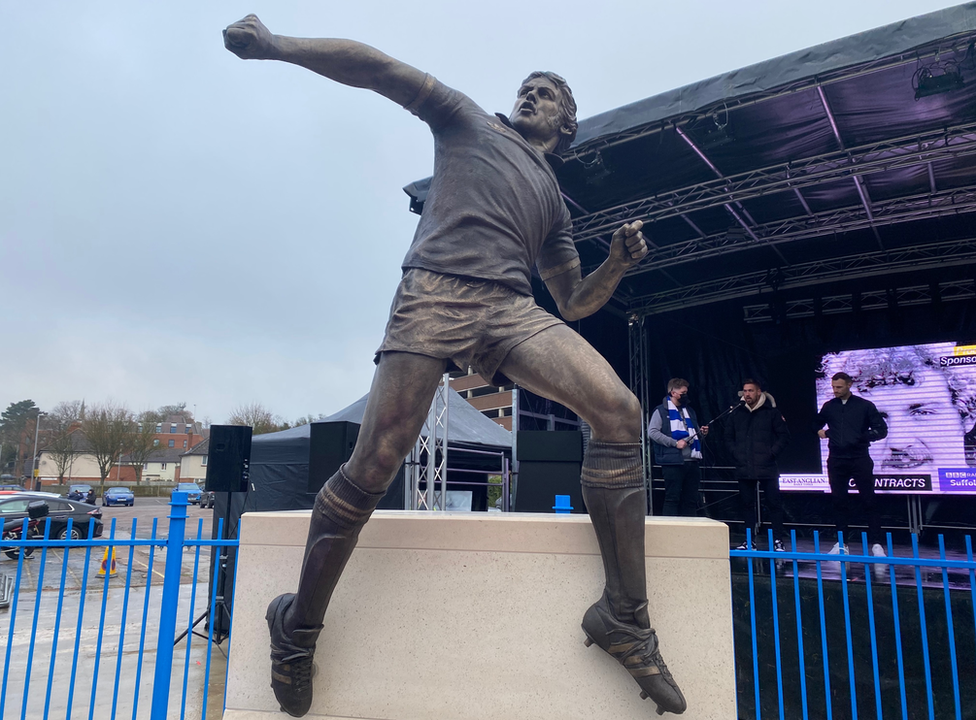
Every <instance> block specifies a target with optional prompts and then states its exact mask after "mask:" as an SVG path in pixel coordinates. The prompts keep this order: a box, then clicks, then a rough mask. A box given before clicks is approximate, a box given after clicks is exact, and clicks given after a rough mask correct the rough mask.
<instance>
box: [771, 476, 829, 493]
mask: <svg viewBox="0 0 976 720" xmlns="http://www.w3.org/2000/svg"><path fill="white" fill-rule="evenodd" d="M779 489H780V490H804V491H806V492H811V491H813V492H830V481H829V480H828V479H827V476H826V475H780V476H779Z"/></svg>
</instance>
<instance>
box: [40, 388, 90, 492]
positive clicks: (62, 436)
mask: <svg viewBox="0 0 976 720" xmlns="http://www.w3.org/2000/svg"><path fill="white" fill-rule="evenodd" d="M81 413H82V403H81V401H80V400H71V401H68V402H59V403H58V404H57V405H55V406H54V408H53V409H52V410H51V411H50V412H49V413H48V414H47V421H46V423H45V424H47V425H48V428H49V432H48V435H49V437H48V443H47V445H46V447H45V450H47V452H49V453H50V454H51V458H52V459H53V460H54V465H55V466H56V467H57V469H58V484H59V485H63V484H64V476H65V475H67V474H68V468H70V467H71V460H72V458H73V457H74V443H73V442H72V438H71V433H73V432H76V431H77V430H78V428H79V427H80V425H81Z"/></svg>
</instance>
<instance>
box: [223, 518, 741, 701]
mask: <svg viewBox="0 0 976 720" xmlns="http://www.w3.org/2000/svg"><path fill="white" fill-rule="evenodd" d="M308 522H309V512H308V511H296V512H271V513H248V514H246V515H244V517H243V518H242V521H241V546H240V552H239V554H238V566H237V589H236V593H235V604H234V626H233V637H232V640H231V653H230V673H229V678H228V681H227V710H226V712H225V714H224V718H225V720H270V719H271V718H283V717H287V716H285V715H284V713H280V712H279V711H278V705H277V703H276V702H275V699H274V693H273V692H272V691H271V687H270V684H269V683H270V667H271V661H270V659H269V648H268V629H267V624H266V623H265V620H264V613H265V609H266V608H267V605H268V602H269V601H270V600H271V599H272V598H273V597H274V596H276V595H278V594H279V593H282V592H289V591H292V592H293V591H294V590H295V588H296V586H297V582H298V575H299V570H300V567H301V562H302V554H303V550H304V547H305V537H306V534H307V532H308ZM646 531H647V578H648V598H649V607H650V615H651V624H652V626H653V627H655V628H656V629H657V633H658V637H659V638H660V641H661V651H662V654H663V655H664V658H665V660H666V661H667V663H668V666H669V667H670V669H671V672H672V674H673V675H674V677H675V680H676V681H677V682H678V683H679V685H680V686H681V688H682V690H683V692H684V694H685V697H686V698H687V699H688V711H687V712H686V713H685V714H684V715H683V716H682V717H683V718H688V720H698V719H701V718H715V719H716V720H719V719H720V720H728V718H734V717H735V687H734V679H735V676H734V668H733V651H732V609H731V593H730V590H729V587H730V585H729V557H728V547H729V545H728V528H727V527H726V526H725V525H723V524H722V523H718V522H713V521H711V520H706V519H697V518H696V519H678V518H648V520H647V524H646ZM603 582H604V578H603V563H602V561H601V559H600V552H599V548H598V546H597V542H596V537H595V535H594V533H593V528H592V527H591V525H590V523H589V519H588V518H587V517H586V516H580V515H564V516H556V515H538V514H521V513H510V514H509V513H506V514H500V513H490V514H488V513H458V514H453V513H419V512H418V513H412V512H377V513H375V514H374V516H373V518H372V520H370V522H369V523H368V524H367V525H366V527H365V528H364V529H363V531H362V535H361V536H360V541H359V546H358V547H357V549H356V550H355V552H354V553H353V555H352V559H351V560H350V561H349V564H348V566H347V567H346V570H345V573H344V574H343V576H342V579H341V580H340V582H339V585H338V587H337V588H336V591H335V595H334V596H333V599H332V603H331V605H330V607H329V612H328V614H327V615H326V618H325V629H324V630H323V632H322V635H321V637H320V638H319V643H318V650H317V653H316V663H317V665H318V674H317V675H316V677H315V681H314V692H315V700H314V703H313V705H312V710H311V712H310V714H309V715H308V716H307V717H310V718H364V719H365V718H368V719H370V720H439V719H441V718H443V719H445V720H447V719H450V720H516V719H517V720H537V719H539V720H541V719H544V718H559V719H560V720H567V719H569V718H580V719H585V720H611V719H612V720H622V719H625V718H650V717H656V715H655V712H654V711H655V706H654V704H653V703H652V702H650V701H646V700H641V699H640V697H639V693H640V689H639V688H638V686H637V684H636V683H635V682H634V680H633V679H632V678H631V677H630V676H629V675H628V674H627V672H626V671H625V670H624V669H623V668H622V667H620V666H619V665H618V664H617V663H616V661H614V660H613V659H612V658H611V657H609V656H608V655H606V654H605V653H604V652H603V651H601V650H599V649H598V648H597V647H596V646H595V645H594V646H592V647H590V648H586V647H584V645H583V639H584V636H583V632H582V630H581V629H580V621H581V619H582V617H583V613H584V611H585V610H586V608H587V607H589V605H590V604H591V603H593V602H594V601H595V600H597V599H598V598H599V597H600V594H601V592H602V590H603Z"/></svg>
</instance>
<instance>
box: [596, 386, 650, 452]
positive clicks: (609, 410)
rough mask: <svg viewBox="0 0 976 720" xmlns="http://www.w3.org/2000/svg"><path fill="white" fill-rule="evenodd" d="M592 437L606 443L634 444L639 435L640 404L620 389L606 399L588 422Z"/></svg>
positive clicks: (626, 391)
mask: <svg viewBox="0 0 976 720" xmlns="http://www.w3.org/2000/svg"><path fill="white" fill-rule="evenodd" d="M590 425H591V427H592V428H593V432H594V435H596V436H597V437H598V438H599V439H600V440H605V441H607V442H636V441H637V440H638V439H639V438H640V433H641V408H640V403H639V402H638V401H637V398H636V397H635V396H634V394H633V393H632V392H630V391H629V390H627V389H626V388H623V387H621V389H620V391H619V392H616V393H614V394H613V395H610V396H608V397H607V398H606V402H604V403H601V406H600V407H599V408H598V409H597V412H596V413H594V417H593V420H591V421H590Z"/></svg>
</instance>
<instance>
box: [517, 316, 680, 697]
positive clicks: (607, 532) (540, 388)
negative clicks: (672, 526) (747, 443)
mask: <svg viewBox="0 0 976 720" xmlns="http://www.w3.org/2000/svg"><path fill="white" fill-rule="evenodd" d="M499 370H500V371H501V372H503V373H504V374H505V375H506V376H507V377H509V378H511V379H512V380H514V381H515V382H517V383H519V384H520V385H522V386H524V387H526V388H528V389H529V390H531V391H532V392H534V393H537V394H539V395H542V396H544V397H547V398H549V399H551V400H555V401H556V402H559V403H562V404H563V405H565V406H566V407H568V408H570V409H571V410H573V411H574V412H575V413H577V414H578V415H579V416H580V417H581V418H583V419H584V420H586V422H587V423H589V425H590V427H591V429H592V435H591V439H590V442H589V444H588V447H587V451H586V455H585V457H584V459H583V469H582V477H581V483H582V486H583V499H584V501H585V502H586V509H587V512H588V513H589V515H590V519H591V521H592V522H593V529H594V530H595V532H596V536H597V541H598V542H599V544H600V554H601V556H602V557H603V568H604V572H605V575H606V587H605V589H604V593H603V597H601V598H600V600H598V601H597V602H596V603H594V604H593V605H592V606H591V607H590V609H589V610H587V611H586V614H585V615H584V617H583V630H584V632H585V633H586V637H587V645H590V644H591V643H596V644H597V645H599V647H601V648H602V649H603V650H605V651H606V652H608V653H610V654H611V655H612V656H613V657H615V658H616V659H617V660H618V661H619V662H620V663H621V664H622V665H623V666H624V667H625V668H626V669H627V670H628V672H629V673H630V674H631V675H632V676H633V677H634V679H635V680H636V681H637V684H638V685H639V686H640V688H641V696H642V697H650V698H651V699H652V700H653V701H654V702H655V703H657V706H658V712H659V713H662V712H665V711H669V712H673V713H682V712H684V710H685V708H686V707H687V705H686V703H685V699H684V696H683V695H682V694H681V690H680V689H679V688H678V685H677V683H675V681H674V679H673V678H672V677H671V673H670V672H669V671H668V668H667V665H665V663H664V660H663V659H662V657H661V653H660V652H659V651H658V641H657V635H656V633H655V632H654V630H653V629H652V628H651V625H650V619H649V617H648V612H647V579H646V568H645V561H644V518H645V515H646V511H645V508H646V505H645V503H646V500H645V495H644V476H643V470H642V466H641V458H640V433H641V432H642V428H641V415H640V405H639V403H638V401H637V398H636V397H634V395H633V393H631V392H630V390H628V389H627V387H626V386H625V385H624V384H623V383H622V382H621V381H620V378H618V377H617V374H616V373H615V372H614V371H613V368H611V367H610V365H609V364H608V363H607V361H606V360H604V359H603V357H602V356H601V355H600V354H599V353H598V352H596V350H594V349H593V348H592V347H591V346H590V345H589V344H588V343H587V342H586V341H585V340H583V339H582V338H581V337H580V336H579V335H577V334H576V333H575V332H573V331H572V330H571V329H570V328H568V327H566V326H563V325H561V326H555V327H551V328H549V329H547V330H544V331H542V332H540V333H539V334H537V335H535V336H533V337H531V338H529V339H528V340H526V341H525V342H523V343H521V344H519V345H517V346H516V347H515V348H514V349H513V350H512V352H511V353H510V354H509V355H508V357H507V358H506V359H505V361H504V362H503V363H502V365H501V367H500V368H499Z"/></svg>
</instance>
